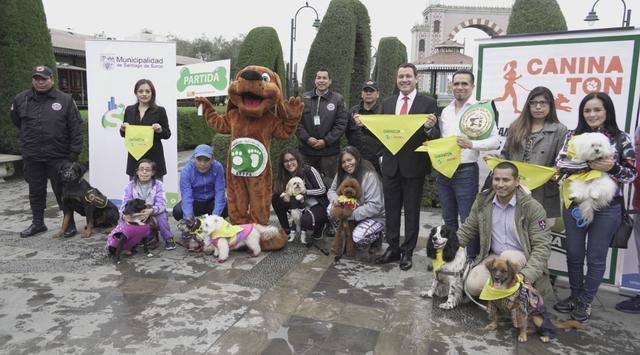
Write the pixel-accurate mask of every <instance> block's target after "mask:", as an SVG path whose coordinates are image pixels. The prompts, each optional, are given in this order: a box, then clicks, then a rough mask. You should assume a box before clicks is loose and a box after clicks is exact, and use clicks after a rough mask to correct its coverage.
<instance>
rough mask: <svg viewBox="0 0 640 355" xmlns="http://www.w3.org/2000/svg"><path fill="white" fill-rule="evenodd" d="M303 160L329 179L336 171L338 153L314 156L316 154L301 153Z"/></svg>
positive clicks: (331, 178)
mask: <svg viewBox="0 0 640 355" xmlns="http://www.w3.org/2000/svg"><path fill="white" fill-rule="evenodd" d="M302 157H303V158H304V162H305V163H306V164H307V165H309V166H313V167H314V168H316V170H318V172H319V173H320V174H321V175H322V176H323V177H327V178H329V179H330V180H333V177H334V176H336V173H337V172H338V154H336V155H328V156H316V155H303V156H302Z"/></svg>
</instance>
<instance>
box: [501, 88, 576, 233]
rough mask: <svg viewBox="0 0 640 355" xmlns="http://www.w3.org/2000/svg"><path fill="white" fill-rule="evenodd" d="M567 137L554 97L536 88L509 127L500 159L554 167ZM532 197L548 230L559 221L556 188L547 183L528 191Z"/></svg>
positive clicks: (547, 91) (554, 183)
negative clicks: (544, 213) (541, 213)
mask: <svg viewBox="0 0 640 355" xmlns="http://www.w3.org/2000/svg"><path fill="white" fill-rule="evenodd" d="M566 134H567V127H566V126H565V125H563V124H562V123H560V121H559V120H558V115H557V114H556V107H555V105H554V99H553V93H551V90H549V89H547V88H546V87H544V86H538V87H536V88H534V89H533V90H531V92H529V96H528V97H527V101H526V103H525V105H524V109H523V110H522V113H521V114H520V116H518V118H517V119H516V120H515V121H513V123H511V125H510V126H509V129H508V130H507V139H506V141H505V143H504V146H503V147H502V151H501V153H500V155H501V156H502V157H503V158H504V159H507V160H514V161H521V162H524V163H530V164H536V165H542V166H548V167H553V166H555V164H556V158H557V157H558V153H559V152H560V149H561V148H562V143H563V141H564V137H565V135H566ZM531 196H532V197H533V198H534V199H535V200H536V201H538V202H540V204H541V205H542V206H543V207H544V209H545V211H546V212H547V219H548V220H547V224H548V225H549V226H550V227H551V226H552V225H553V222H555V218H556V217H560V191H559V189H558V184H557V183H556V182H555V181H549V182H547V183H546V184H544V185H542V186H540V187H538V188H537V189H535V190H533V191H531ZM552 219H553V220H552Z"/></svg>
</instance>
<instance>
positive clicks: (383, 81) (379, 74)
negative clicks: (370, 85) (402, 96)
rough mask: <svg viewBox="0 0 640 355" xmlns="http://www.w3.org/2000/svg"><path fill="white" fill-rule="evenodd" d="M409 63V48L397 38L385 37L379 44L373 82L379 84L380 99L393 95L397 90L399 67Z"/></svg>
mask: <svg viewBox="0 0 640 355" xmlns="http://www.w3.org/2000/svg"><path fill="white" fill-rule="evenodd" d="M406 62H407V47H405V45H404V44H402V42H400V40H399V39H398V38H397V37H383V38H380V42H378V52H377V53H376V65H375V67H374V68H373V80H375V81H377V82H378V89H379V91H380V97H387V96H390V95H392V94H393V93H394V92H395V90H396V77H397V76H398V67H399V66H400V65H401V64H404V63H406Z"/></svg>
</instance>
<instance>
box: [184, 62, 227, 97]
mask: <svg viewBox="0 0 640 355" xmlns="http://www.w3.org/2000/svg"><path fill="white" fill-rule="evenodd" d="M201 85H211V86H213V88H214V89H217V90H224V89H225V88H226V87H227V69H226V68H225V67H217V68H216V69H214V70H213V71H212V72H202V73H191V72H189V68H182V70H180V78H179V79H178V85H177V87H178V91H179V92H183V91H185V90H186V89H187V88H188V87H189V86H201Z"/></svg>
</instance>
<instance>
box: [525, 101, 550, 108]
mask: <svg viewBox="0 0 640 355" xmlns="http://www.w3.org/2000/svg"><path fill="white" fill-rule="evenodd" d="M538 105H540V107H547V106H549V101H547V100H541V101H534V100H530V101H529V106H530V107H536V106H538Z"/></svg>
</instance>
